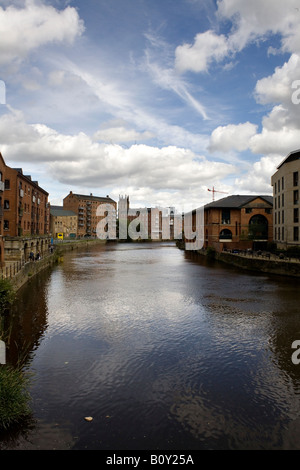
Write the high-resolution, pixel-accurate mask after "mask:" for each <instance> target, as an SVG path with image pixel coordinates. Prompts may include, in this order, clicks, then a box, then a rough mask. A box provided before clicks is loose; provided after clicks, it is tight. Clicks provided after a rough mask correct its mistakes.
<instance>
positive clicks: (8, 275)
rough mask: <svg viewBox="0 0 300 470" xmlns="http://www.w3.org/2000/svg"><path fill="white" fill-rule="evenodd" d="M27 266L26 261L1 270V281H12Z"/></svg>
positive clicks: (11, 264) (11, 263)
mask: <svg viewBox="0 0 300 470" xmlns="http://www.w3.org/2000/svg"><path fill="white" fill-rule="evenodd" d="M24 265H25V260H21V261H14V262H10V264H9V265H8V266H5V267H4V268H0V279H12V278H13V277H15V276H16V275H17V274H18V272H19V271H21V269H22V268H23V266H24Z"/></svg>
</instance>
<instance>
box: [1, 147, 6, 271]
mask: <svg viewBox="0 0 300 470" xmlns="http://www.w3.org/2000/svg"><path fill="white" fill-rule="evenodd" d="M5 167H6V165H5V162H4V160H3V157H2V155H1V153H0V267H1V266H3V264H4V237H3V195H4V180H5Z"/></svg>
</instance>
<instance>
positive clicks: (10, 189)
mask: <svg viewBox="0 0 300 470" xmlns="http://www.w3.org/2000/svg"><path fill="white" fill-rule="evenodd" d="M0 155H1V154H0ZM1 166H2V167H3V172H2V173H3V175H4V176H2V184H1V186H2V189H4V191H3V192H2V204H1V206H2V211H1V213H2V224H1V225H2V229H1V230H2V233H3V236H4V237H5V236H10V237H20V236H28V235H46V234H48V233H49V224H50V214H49V204H48V193H47V192H46V191H45V190H44V189H42V188H41V187H40V186H39V184H38V182H37V181H32V179H31V176H29V175H24V174H23V170H22V169H21V168H10V167H9V166H7V165H6V164H5V162H4V160H3V158H2V156H1ZM3 183H4V188H3Z"/></svg>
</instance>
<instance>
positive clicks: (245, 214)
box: [185, 195, 273, 252]
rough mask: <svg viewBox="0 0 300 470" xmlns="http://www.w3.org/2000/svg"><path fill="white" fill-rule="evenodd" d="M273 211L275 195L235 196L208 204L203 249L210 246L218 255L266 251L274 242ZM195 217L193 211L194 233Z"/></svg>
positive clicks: (205, 208)
mask: <svg viewBox="0 0 300 470" xmlns="http://www.w3.org/2000/svg"><path fill="white" fill-rule="evenodd" d="M272 212H273V198H272V196H253V195H252V196H246V195H245V196H239V195H236V196H235V195H234V196H228V197H225V198H222V199H220V200H218V201H215V202H212V203H210V204H207V205H205V206H204V220H203V235H202V237H203V243H204V244H203V247H204V248H205V249H206V248H208V247H211V248H214V249H215V250H216V251H218V252H220V251H223V250H247V249H251V250H259V249H261V250H263V249H266V248H267V244H268V243H269V242H272V239H273V214H272ZM196 217H197V216H196V211H193V213H192V217H191V218H190V220H191V224H192V232H194V233H196V230H197V220H196ZM185 220H186V219H185ZM187 220H189V219H188V218H187ZM198 230H199V227H198ZM185 232H187V230H186V227H185ZM189 233H191V232H190V227H189ZM187 241H188V240H187Z"/></svg>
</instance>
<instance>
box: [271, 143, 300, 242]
mask: <svg viewBox="0 0 300 470" xmlns="http://www.w3.org/2000/svg"><path fill="white" fill-rule="evenodd" d="M299 177H300V150H295V151H293V152H291V153H290V154H289V155H288V156H287V157H286V158H285V159H284V160H283V161H282V162H281V164H280V165H279V166H278V167H277V171H276V173H274V175H273V176H272V178H271V183H272V186H273V197H274V232H273V237H274V241H275V242H276V243H277V247H278V248H281V249H286V248H289V247H293V246H298V247H299V246H300V233H299V231H300V229H299V225H300V224H299V217H300V200H299V193H300V188H299Z"/></svg>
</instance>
